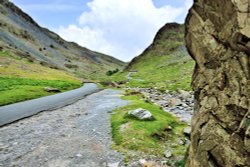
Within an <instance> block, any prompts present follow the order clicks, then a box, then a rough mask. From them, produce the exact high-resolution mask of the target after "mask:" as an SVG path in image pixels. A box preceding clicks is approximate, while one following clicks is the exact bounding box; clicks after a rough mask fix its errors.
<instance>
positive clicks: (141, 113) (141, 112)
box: [128, 108, 154, 120]
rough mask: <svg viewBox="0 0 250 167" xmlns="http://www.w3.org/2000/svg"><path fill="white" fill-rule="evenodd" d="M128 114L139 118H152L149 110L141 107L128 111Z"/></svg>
mask: <svg viewBox="0 0 250 167" xmlns="http://www.w3.org/2000/svg"><path fill="white" fill-rule="evenodd" d="M128 114H129V115H133V116H135V117H136V118H138V119H139V120H154V117H153V115H152V114H151V113H150V111H148V110H145V109H142V108H138V109H136V110H133V111H129V112H128Z"/></svg>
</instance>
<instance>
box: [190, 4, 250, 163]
mask: <svg viewBox="0 0 250 167" xmlns="http://www.w3.org/2000/svg"><path fill="white" fill-rule="evenodd" d="M186 43H187V48H188V51H189V53H190V55H191V56H192V57H193V59H194V60H195V61H196V67H195V71H194V74H193V82H192V86H193V89H194V91H195V101H196V107H195V115H194V117H193V120H192V134H191V145H190V148H189V157H188V161H187V165H186V166H188V167H196V166H197V167H198V166H199V167H209V166H211V167H231V166H232V167H233V166H234V167H236V166H237V167H243V166H250V78H249V77H250V1H249V0H216V1H215V0H214V1H207V0H195V1H194V5H193V7H192V8H191V10H190V11H189V15H188V17H187V19H186Z"/></svg>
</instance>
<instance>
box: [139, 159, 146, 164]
mask: <svg viewBox="0 0 250 167" xmlns="http://www.w3.org/2000/svg"><path fill="white" fill-rule="evenodd" d="M139 163H140V165H144V164H145V163H147V161H146V160H145V159H140V160H139Z"/></svg>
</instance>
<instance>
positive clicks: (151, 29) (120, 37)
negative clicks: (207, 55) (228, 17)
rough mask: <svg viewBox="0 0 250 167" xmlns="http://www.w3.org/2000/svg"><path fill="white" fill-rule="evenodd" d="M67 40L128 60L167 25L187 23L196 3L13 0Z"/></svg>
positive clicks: (170, 0)
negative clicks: (187, 17)
mask: <svg viewBox="0 0 250 167" xmlns="http://www.w3.org/2000/svg"><path fill="white" fill-rule="evenodd" d="M12 2H14V3H15V4H16V5H17V6H19V7H20V8H22V9H23V10H24V11H25V12H26V13H28V14H29V15H30V16H31V17H32V18H34V20H36V21H37V22H38V23H39V24H40V25H41V26H43V27H46V28H49V29H51V30H52V31H55V32H56V33H58V34H59V35H60V36H62V37H63V38H64V39H66V40H69V41H74V42H77V43H78V44H80V45H82V46H84V47H88V48H89V49H92V50H95V51H99V52H103V53H106V54H109V55H112V56H114V57H117V58H119V59H122V60H124V61H129V60H131V59H132V58H133V57H135V56H137V55H138V54H140V53H141V52H142V51H143V50H144V49H145V48H146V47H147V46H148V45H149V44H150V43H151V42H152V40H153V37H154V35H155V33H156V32H157V31H158V29H159V28H161V27H162V26H163V25H164V24H165V23H167V22H179V23H183V22H184V19H185V17H186V14H187V10H188V9H189V7H190V5H191V4H192V0H72V1H68V0H36V1H34V0H12Z"/></svg>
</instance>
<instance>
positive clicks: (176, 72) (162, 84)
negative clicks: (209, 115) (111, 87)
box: [106, 56, 194, 91]
mask: <svg viewBox="0 0 250 167" xmlns="http://www.w3.org/2000/svg"><path fill="white" fill-rule="evenodd" d="M144 59H145V60H144ZM133 69H136V70H137V71H138V72H137V73H136V74H133V75H132V77H133V79H132V80H130V81H129V82H128V83H127V84H126V85H124V86H129V87H145V88H149V87H152V88H155V87H156V88H157V89H163V90H166V89H168V90H171V91H175V90H177V89H178V88H180V89H183V90H191V80H192V73H193V69H194V61H193V60H191V59H190V58H189V57H186V56H183V57H182V56H177V57H173V56H158V57H157V56H147V57H145V58H142V60H140V61H139V62H138V63H136V64H135V66H134V68H133ZM127 75H128V71H125V72H120V73H118V74H115V75H114V76H111V77H109V78H108V79H106V80H112V81H116V82H118V81H122V80H126V76H127ZM138 79H139V80H138Z"/></svg>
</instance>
